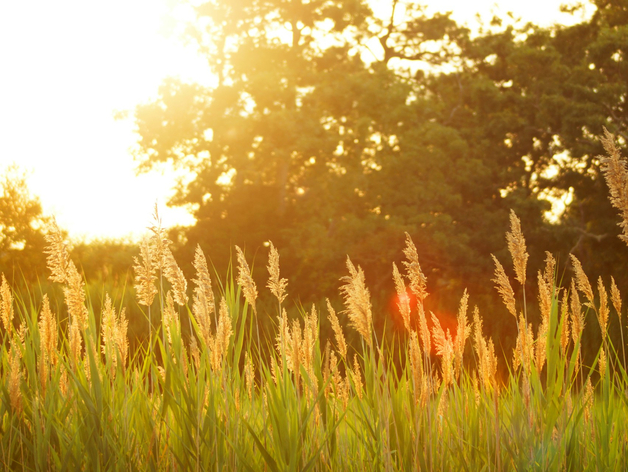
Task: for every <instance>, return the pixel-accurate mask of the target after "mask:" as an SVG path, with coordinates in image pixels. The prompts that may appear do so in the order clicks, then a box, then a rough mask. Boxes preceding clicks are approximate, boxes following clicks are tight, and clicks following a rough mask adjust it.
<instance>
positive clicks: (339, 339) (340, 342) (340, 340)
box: [327, 299, 347, 359]
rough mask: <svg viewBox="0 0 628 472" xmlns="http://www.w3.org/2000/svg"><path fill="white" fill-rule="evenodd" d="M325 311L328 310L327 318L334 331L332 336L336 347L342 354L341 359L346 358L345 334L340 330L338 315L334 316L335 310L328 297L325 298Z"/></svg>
mask: <svg viewBox="0 0 628 472" xmlns="http://www.w3.org/2000/svg"><path fill="white" fill-rule="evenodd" d="M327 311H328V312H329V315H328V319H329V322H330V323H331V329H332V330H333V331H334V337H335V339H336V349H338V352H339V353H340V355H341V356H342V358H343V359H346V358H347V342H346V340H345V335H344V333H343V332H342V327H341V326H340V322H339V321H338V317H337V316H336V311H335V310H334V308H333V307H332V306H331V303H330V302H329V299H327Z"/></svg>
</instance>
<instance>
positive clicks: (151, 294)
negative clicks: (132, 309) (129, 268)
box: [133, 238, 157, 307]
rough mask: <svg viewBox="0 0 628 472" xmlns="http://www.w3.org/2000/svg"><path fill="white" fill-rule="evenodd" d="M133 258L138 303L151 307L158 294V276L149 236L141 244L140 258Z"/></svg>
mask: <svg viewBox="0 0 628 472" xmlns="http://www.w3.org/2000/svg"><path fill="white" fill-rule="evenodd" d="M133 260H134V261H135V265H134V266H133V270H134V272H135V285H134V287H135V294H136V296H137V300H138V303H140V304H141V305H145V306H148V307H149V306H151V305H152V304H153V299H154V298H155V295H157V287H156V286H155V280H157V277H156V276H155V275H154V272H155V270H156V266H155V260H154V256H153V252H152V249H151V245H150V241H149V239H148V238H144V240H143V241H142V243H141V244H140V259H138V258H137V257H134V258H133Z"/></svg>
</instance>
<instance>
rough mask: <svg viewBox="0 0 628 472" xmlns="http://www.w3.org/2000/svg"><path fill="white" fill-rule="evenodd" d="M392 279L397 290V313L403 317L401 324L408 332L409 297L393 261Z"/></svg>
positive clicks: (409, 329)
mask: <svg viewBox="0 0 628 472" xmlns="http://www.w3.org/2000/svg"><path fill="white" fill-rule="evenodd" d="M393 280H394V282H395V289H396V291H397V306H398V307H399V313H401V318H402V319H403V325H404V326H405V328H406V331H408V333H409V332H410V331H411V328H410V299H409V297H408V294H407V293H406V284H405V282H404V281H403V278H402V277H401V274H400V273H399V269H397V264H395V263H394V262H393Z"/></svg>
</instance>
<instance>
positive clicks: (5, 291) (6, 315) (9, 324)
mask: <svg viewBox="0 0 628 472" xmlns="http://www.w3.org/2000/svg"><path fill="white" fill-rule="evenodd" d="M0 304H2V324H3V326H4V330H5V331H6V332H7V333H8V335H9V336H10V335H11V330H12V328H13V316H14V313H15V312H14V311H13V294H12V293H11V287H9V283H8V282H7V279H6V277H5V276H4V274H2V285H0Z"/></svg>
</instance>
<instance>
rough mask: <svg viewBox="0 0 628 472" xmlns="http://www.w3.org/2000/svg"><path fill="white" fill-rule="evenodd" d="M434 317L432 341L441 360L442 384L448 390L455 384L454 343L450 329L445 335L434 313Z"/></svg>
mask: <svg viewBox="0 0 628 472" xmlns="http://www.w3.org/2000/svg"><path fill="white" fill-rule="evenodd" d="M431 315H432V323H434V328H433V329H432V339H433V340H434V347H435V348H436V354H437V355H439V356H440V358H441V365H440V367H441V374H442V383H443V385H444V386H445V388H447V387H448V386H449V385H450V384H451V383H453V374H454V368H453V367H454V366H453V364H454V343H453V341H452V339H451V334H450V333H449V329H448V330H447V332H446V333H445V331H444V330H443V327H442V326H441V324H440V320H439V319H438V318H437V317H436V315H435V314H434V313H431Z"/></svg>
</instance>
